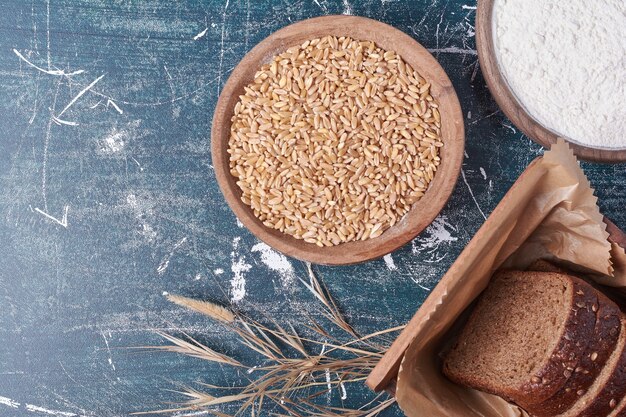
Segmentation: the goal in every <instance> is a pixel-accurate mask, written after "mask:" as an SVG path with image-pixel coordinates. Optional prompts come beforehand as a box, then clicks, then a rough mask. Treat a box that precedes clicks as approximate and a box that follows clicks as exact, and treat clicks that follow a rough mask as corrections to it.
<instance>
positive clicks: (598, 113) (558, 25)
mask: <svg viewBox="0 0 626 417" xmlns="http://www.w3.org/2000/svg"><path fill="white" fill-rule="evenodd" d="M493 17H494V38H495V39H494V41H495V45H496V51H497V52H496V53H497V55H498V62H499V65H500V67H501V69H502V71H503V73H504V76H505V78H506V80H507V82H508V83H509V85H510V87H511V89H512V90H513V92H514V94H515V95H516V96H517V98H518V100H519V101H520V102H521V103H522V105H523V106H524V107H525V108H526V110H527V111H528V113H529V114H530V115H531V116H532V117H533V118H535V119H536V120H537V121H538V122H539V123H541V124H542V125H544V126H545V127H547V128H548V129H550V130H552V131H554V132H555V133H557V134H560V135H561V136H564V137H566V138H568V139H570V140H572V141H574V142H578V143H580V144H584V145H589V146H592V147H596V148H626V138H625V137H624V123H625V122H626V105H625V102H626V93H625V91H626V90H625V88H626V87H625V85H626V1H624V0H593V1H588V0H566V1H564V0H496V1H495V5H494V16H493Z"/></svg>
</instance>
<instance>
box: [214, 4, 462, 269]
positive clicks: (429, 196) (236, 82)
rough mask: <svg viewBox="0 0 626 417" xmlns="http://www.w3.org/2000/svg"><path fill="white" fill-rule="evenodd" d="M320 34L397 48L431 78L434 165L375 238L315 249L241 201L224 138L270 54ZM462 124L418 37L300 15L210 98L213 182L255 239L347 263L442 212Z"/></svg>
mask: <svg viewBox="0 0 626 417" xmlns="http://www.w3.org/2000/svg"><path fill="white" fill-rule="evenodd" d="M326 35H335V36H350V37H352V38H354V39H360V40H370V41H374V42H375V43H376V44H377V45H378V46H380V47H382V48H384V49H386V50H393V51H396V52H397V53H398V54H399V55H400V56H401V57H402V58H403V59H404V60H405V61H406V62H408V63H409V64H411V66H413V68H415V69H416V70H417V71H419V72H420V74H421V75H422V76H423V77H424V78H426V80H428V81H430V83H431V95H432V96H433V98H434V99H435V100H436V101H437V102H438V104H439V110H440V113H441V123H442V126H441V134H442V141H443V142H444V146H443V147H442V148H441V151H440V152H441V154H440V155H441V164H440V166H439V168H438V170H437V172H436V174H435V177H434V178H433V181H432V182H431V184H430V187H429V188H428V190H427V191H426V193H425V195H424V196H423V197H422V198H421V199H420V200H419V201H418V202H416V203H415V204H414V205H413V207H412V208H411V210H410V211H409V212H408V213H407V214H406V215H405V216H404V217H403V219H402V220H401V221H400V222H398V223H397V224H396V225H394V226H393V227H391V228H389V229H388V230H386V231H385V232H384V233H383V234H382V235H380V236H379V237H377V238H374V239H368V240H365V241H359V242H348V243H343V244H340V245H337V246H333V247H318V246H316V245H314V244H311V243H306V242H304V241H303V240H299V239H295V238H293V237H291V236H290V235H287V234H285V233H282V232H280V231H278V230H275V229H271V228H268V227H266V226H265V225H263V223H262V222H261V221H260V220H259V219H258V218H257V217H256V216H255V215H254V213H253V212H252V209H251V208H250V207H248V206H247V205H245V204H244V203H243V202H242V201H241V190H240V188H239V187H238V186H237V184H236V178H235V177H233V176H232V174H231V173H230V169H229V154H228V152H227V150H228V140H229V137H230V127H231V118H232V116H233V110H234V107H235V104H236V103H237V101H238V100H239V96H240V95H242V94H243V93H244V91H243V88H244V86H246V85H248V84H249V83H250V82H252V80H253V79H254V74H255V73H256V71H257V70H258V69H259V68H260V67H261V65H263V64H264V63H267V62H269V61H270V60H271V58H272V57H273V56H275V55H276V54H278V53H281V52H283V51H285V50H286V49H288V48H290V47H292V46H295V45H300V44H302V43H303V42H304V41H305V40H307V39H314V38H319V37H323V36H326ZM464 141H465V137H464V127H463V115H462V112H461V106H460V104H459V100H458V98H457V96H456V93H455V91H454V88H453V86H452V84H451V82H450V79H449V78H448V76H447V75H446V73H445V71H444V70H443V68H441V66H440V65H439V63H438V62H437V61H436V60H435V58H434V57H433V56H432V55H431V54H430V53H429V52H428V51H427V50H426V49H425V48H424V47H422V46H421V45H420V44H419V43H417V42H416V41H415V40H414V39H412V38H411V37H410V36H408V35H406V34H404V33H403V32H401V31H399V30H397V29H395V28H393V27H391V26H389V25H386V24H384V23H381V22H378V21H375V20H371V19H367V18H363V17H355V16H325V17H318V18H313V19H308V20H304V21H301V22H298V23H295V24H292V25H290V26H287V27H285V28H283V29H280V30H278V31H277V32H275V33H273V34H272V35H270V36H269V37H267V38H266V39H264V40H263V41H262V42H261V43H259V44H258V45H257V46H255V47H254V48H253V49H252V50H251V51H250V52H249V53H248V54H247V55H246V56H245V57H244V58H243V59H242V60H241V62H240V63H239V65H237V67H236V68H235V69H234V70H233V72H232V74H231V76H230V78H229V79H228V81H227V82H226V84H225V85H224V89H223V90H222V93H221V95H220V97H219V99H218V101H217V105H216V108H215V113H214V116H213V124H212V129H211V154H212V158H213V167H214V169H215V175H216V177H217V181H218V184H219V186H220V188H221V190H222V193H223V194H224V197H225V199H226V202H227V203H228V205H229V206H230V207H231V209H232V210H233V211H234V212H235V215H236V216H237V217H238V218H239V220H240V221H241V222H242V223H243V224H244V225H245V226H246V227H247V228H248V229H249V230H250V231H251V232H252V233H253V234H254V235H255V236H256V237H258V238H259V239H261V240H262V241H264V242H265V243H267V244H268V245H270V246H271V247H273V248H275V249H277V250H278V251H280V252H282V253H284V254H286V255H289V256H292V257H294V258H297V259H300V260H303V261H309V262H313V263H318V264H326V265H348V264H355V263H359V262H364V261H368V260H372V259H376V258H379V257H381V256H383V255H386V254H388V253H390V252H392V251H394V250H395V249H397V248H399V247H401V246H403V245H404V244H406V243H407V242H409V241H411V240H412V239H413V238H414V237H415V236H417V235H418V234H419V233H420V232H421V231H422V230H424V228H426V226H428V225H429V224H430V223H431V222H432V221H433V219H434V218H435V217H436V216H437V214H438V213H439V212H440V211H441V209H442V208H443V206H444V205H445V204H446V201H447V200H448V198H449V197H450V194H451V193H452V190H453V188H454V186H455V184H456V181H457V178H458V176H459V172H460V169H461V163H462V160H463V152H464Z"/></svg>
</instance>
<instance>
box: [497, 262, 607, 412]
mask: <svg viewBox="0 0 626 417" xmlns="http://www.w3.org/2000/svg"><path fill="white" fill-rule="evenodd" d="M555 275H560V276H562V277H566V278H567V279H569V280H570V281H571V283H572V286H573V300H572V303H571V308H572V313H571V314H570V315H569V317H568V318H567V321H566V323H565V326H564V333H563V335H562V336H561V338H560V340H559V343H558V344H557V346H556V348H555V349H554V351H553V352H552V355H551V356H550V359H549V360H548V362H547V363H546V365H545V366H544V367H543V368H541V369H540V370H539V372H537V374H536V375H534V377H533V378H532V379H531V380H530V381H528V382H527V383H526V384H524V385H523V386H522V387H520V388H519V390H517V391H516V392H505V393H504V394H505V395H506V396H507V397H509V398H511V399H513V400H514V401H515V403H517V404H519V405H520V406H521V407H522V408H524V409H526V410H530V409H531V408H533V405H534V404H537V403H541V402H543V401H546V400H547V399H549V398H550V397H552V396H554V395H555V394H556V393H557V392H558V391H559V390H560V389H561V388H563V387H564V385H565V384H566V382H567V381H568V379H569V378H570V377H571V376H572V373H571V371H570V369H576V367H577V365H578V362H579V361H580V359H581V358H582V357H583V355H584V354H585V352H586V351H587V346H588V345H589V344H590V343H591V340H592V337H593V334H594V328H595V324H596V317H597V316H596V312H594V306H597V305H598V292H597V291H596V290H595V289H594V288H593V287H592V286H591V285H589V284H587V283H586V282H585V281H583V280H581V279H580V278H576V277H573V276H571V275H565V274H555Z"/></svg>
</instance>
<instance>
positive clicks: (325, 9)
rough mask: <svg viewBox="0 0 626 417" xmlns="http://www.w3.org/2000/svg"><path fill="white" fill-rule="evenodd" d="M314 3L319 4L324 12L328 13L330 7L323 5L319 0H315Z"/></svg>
mask: <svg viewBox="0 0 626 417" xmlns="http://www.w3.org/2000/svg"><path fill="white" fill-rule="evenodd" d="M313 3H315V4H317V6H318V7H319V8H320V9H322V10H323V11H324V13H328V8H327V7H326V6H325V5H322V4H321V3H320V2H319V1H318V0H313Z"/></svg>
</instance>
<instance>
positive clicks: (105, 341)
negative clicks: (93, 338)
mask: <svg viewBox="0 0 626 417" xmlns="http://www.w3.org/2000/svg"><path fill="white" fill-rule="evenodd" d="M102 338H103V339H104V344H105V345H106V348H107V352H108V353H109V359H108V362H109V365H111V368H113V370H114V371H115V364H114V363H113V356H112V355H111V348H110V347H109V340H108V339H107V337H106V335H105V334H104V332H102Z"/></svg>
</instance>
